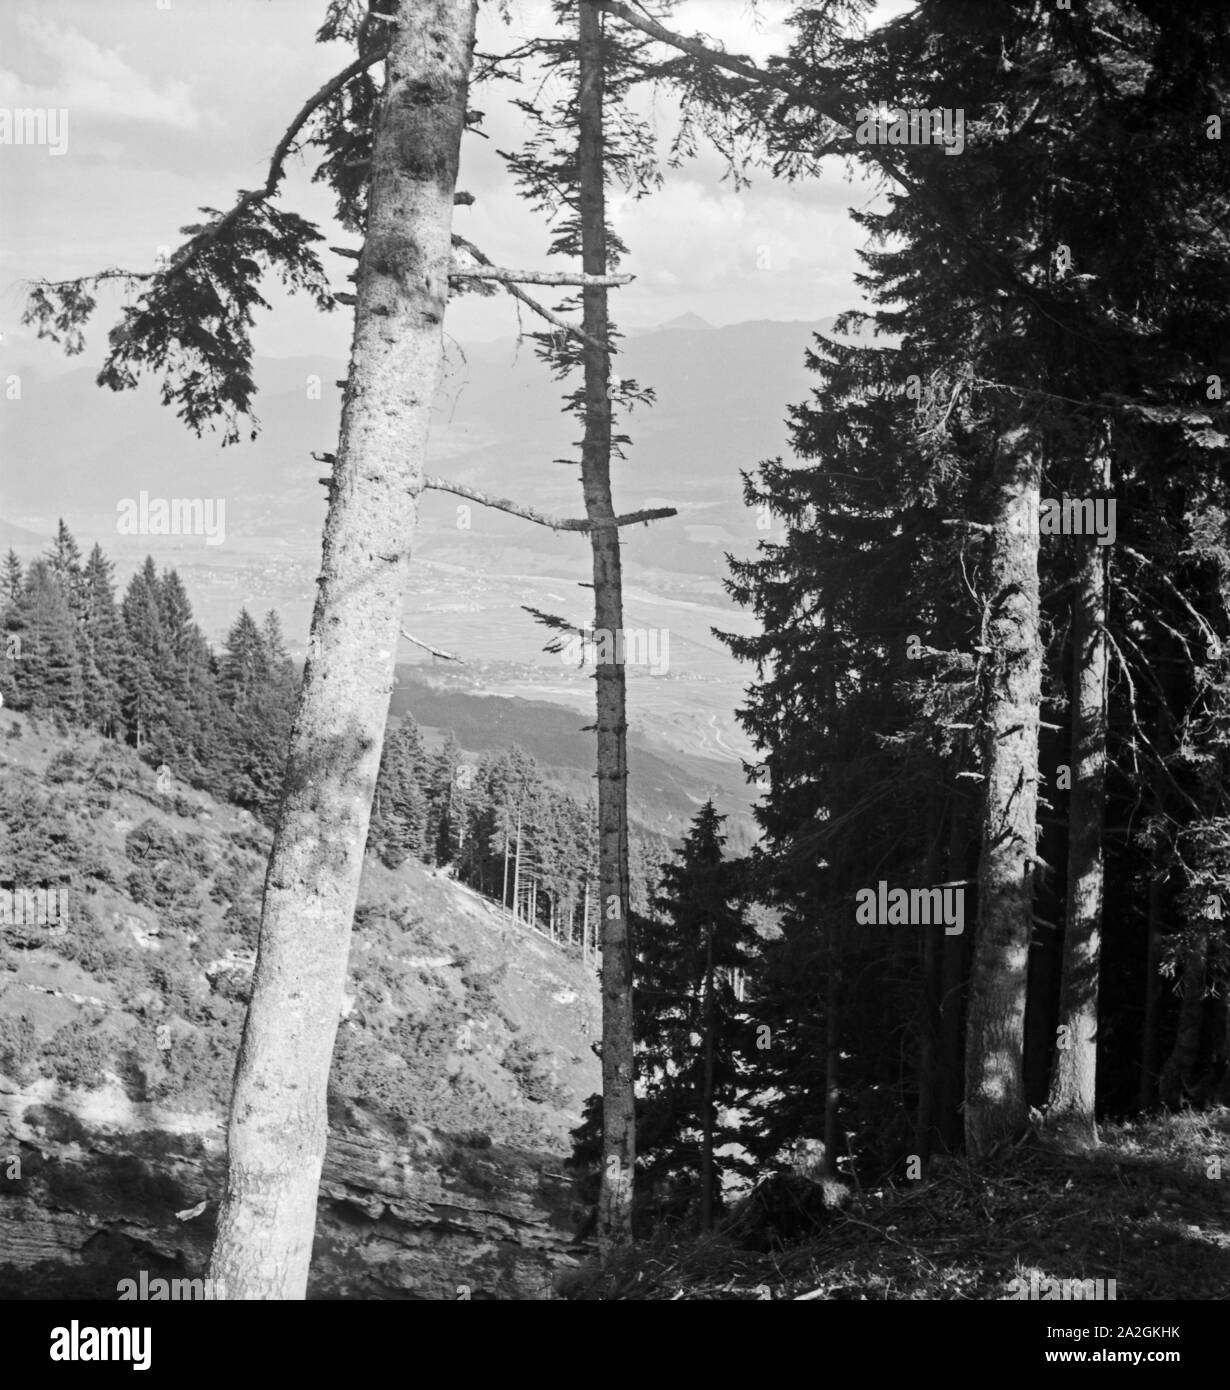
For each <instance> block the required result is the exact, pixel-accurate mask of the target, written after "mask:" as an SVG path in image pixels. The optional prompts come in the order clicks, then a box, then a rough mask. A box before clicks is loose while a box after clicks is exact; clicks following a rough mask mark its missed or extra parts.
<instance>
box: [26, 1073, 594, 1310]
mask: <svg viewBox="0 0 1230 1390" xmlns="http://www.w3.org/2000/svg"><path fill="white" fill-rule="evenodd" d="M346 1110H347V1112H348V1113H347V1114H346V1115H345V1116H344V1117H339V1121H340V1122H339V1123H336V1124H335V1125H334V1126H333V1127H332V1130H331V1134H330V1140H329V1150H328V1156H327V1159H326V1164H325V1172H324V1177H323V1181H322V1183H321V1191H320V1206H319V1209H318V1215H317V1229H316V1248H315V1253H314V1256H313V1260H312V1277H311V1283H310V1286H309V1297H310V1298H326V1299H328V1298H332V1299H347V1300H350V1299H458V1298H471V1299H484V1298H486V1299H490V1298H499V1299H525V1298H543V1297H550V1290H551V1287H552V1282H553V1279H554V1278H555V1277H556V1276H557V1275H558V1274H559V1273H560V1272H562V1271H564V1270H566V1269H568V1268H570V1267H572V1266H573V1265H574V1264H575V1261H576V1256H577V1248H576V1246H575V1245H574V1243H573V1236H572V1198H571V1183H570V1180H569V1178H568V1176H567V1175H565V1174H564V1173H563V1172H562V1170H561V1168H560V1165H559V1159H558V1155H554V1156H553V1155H550V1154H544V1153H532V1152H527V1151H524V1150H518V1149H514V1148H510V1147H506V1146H500V1145H496V1144H493V1143H491V1142H490V1141H489V1140H486V1139H485V1137H484V1136H481V1135H469V1136H462V1137H460V1138H451V1137H449V1136H447V1135H443V1134H437V1133H435V1132H433V1131H431V1130H429V1129H427V1128H426V1127H425V1126H422V1125H412V1126H400V1127H399V1128H401V1130H402V1132H401V1133H396V1132H394V1129H395V1127H391V1126H389V1125H387V1124H381V1123H378V1122H377V1121H375V1120H374V1119H370V1118H368V1117H367V1116H365V1115H363V1114H362V1112H360V1111H358V1110H357V1109H356V1108H355V1107H353V1106H347V1107H346ZM223 1133H224V1131H223V1117H222V1116H221V1115H220V1114H216V1113H215V1114H183V1113H176V1112H174V1111H171V1110H168V1109H166V1108H164V1107H160V1106H157V1105H153V1104H140V1103H134V1102H133V1101H131V1100H130V1099H129V1098H128V1096H127V1095H126V1093H125V1092H124V1089H123V1087H122V1086H121V1085H120V1084H119V1082H118V1080H117V1079H116V1078H108V1080H107V1083H106V1085H104V1086H103V1087H101V1088H99V1089H97V1090H94V1091H85V1092H82V1091H66V1090H65V1089H64V1088H63V1087H59V1086H57V1085H56V1084H55V1083H54V1082H51V1081H49V1080H47V1079H41V1080H39V1081H38V1082H36V1083H35V1084H34V1085H33V1086H31V1087H28V1088H25V1089H22V1088H20V1087H18V1086H16V1085H15V1084H14V1083H13V1082H12V1081H11V1080H10V1079H8V1078H5V1077H0V1237H2V1240H0V1298H5V1299H21V1298H88V1299H115V1298H116V1297H118V1292H117V1291H118V1290H119V1289H120V1286H121V1281H122V1280H125V1279H132V1280H134V1281H137V1282H138V1283H139V1282H140V1280H141V1274H142V1271H144V1272H145V1275H146V1278H147V1280H148V1281H153V1280H155V1279H159V1278H162V1279H178V1278H203V1277H204V1276H205V1273H206V1266H207V1263H208V1258H209V1250H210V1246H211V1244H212V1240H213V1231H214V1221H215V1219H216V1215H217V1203H218V1197H219V1194H220V1191H221V1183H222V1176H223V1164H222V1158H223Z"/></svg>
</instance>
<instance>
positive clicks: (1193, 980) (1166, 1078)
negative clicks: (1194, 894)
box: [1158, 933, 1209, 1110]
mask: <svg viewBox="0 0 1230 1390" xmlns="http://www.w3.org/2000/svg"><path fill="white" fill-rule="evenodd" d="M1208 950H1209V940H1208V937H1207V936H1205V935H1204V934H1203V933H1202V934H1201V935H1200V936H1198V937H1197V938H1196V939H1195V940H1194V941H1192V943H1191V944H1190V945H1189V946H1188V947H1187V949H1186V950H1185V951H1184V952H1183V978H1182V982H1181V984H1180V997H1179V1021H1178V1024H1177V1026H1176V1029H1175V1036H1174V1046H1173V1047H1172V1048H1171V1049H1170V1056H1169V1057H1167V1058H1166V1064H1165V1066H1163V1067H1162V1074H1161V1077H1160V1078H1159V1080H1158V1092H1159V1094H1160V1097H1161V1101H1162V1104H1163V1105H1165V1106H1166V1107H1167V1108H1168V1109H1170V1110H1177V1109H1178V1108H1179V1107H1180V1106H1181V1105H1182V1104H1183V1100H1184V1097H1185V1096H1188V1097H1190V1094H1191V1091H1192V1085H1193V1082H1194V1080H1195V1068H1196V1064H1197V1062H1198V1061H1199V1060H1200V1033H1201V1029H1202V1028H1203V1026H1204V1001H1205V979H1206V975H1207V972H1208Z"/></svg>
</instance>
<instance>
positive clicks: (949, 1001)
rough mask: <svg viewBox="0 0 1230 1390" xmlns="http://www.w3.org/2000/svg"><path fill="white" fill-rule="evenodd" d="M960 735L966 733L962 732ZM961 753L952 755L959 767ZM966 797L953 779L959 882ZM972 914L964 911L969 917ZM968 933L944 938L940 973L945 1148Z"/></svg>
mask: <svg viewBox="0 0 1230 1390" xmlns="http://www.w3.org/2000/svg"><path fill="white" fill-rule="evenodd" d="M961 737H962V738H964V737H965V736H964V735H962V736H961ZM963 761H964V759H963V755H961V754H958V755H957V757H956V758H955V759H954V766H955V769H956V771H958V772H959V771H960V770H961V768H962V763H963ZM967 806H968V800H967V798H966V796H965V795H964V793H963V792H962V791H961V784H960V783H959V782H957V781H955V774H954V782H953V792H952V820H951V822H950V824H949V830H948V878H949V881H950V882H962V881H963V880H964V879H965V878H967V877H968V864H969V854H968V835H969V819H970V817H969V815H968V811H967ZM971 918H972V914H967V917H966V920H967V921H968V920H970V919H971ZM969 935H970V934H969V933H968V932H962V933H961V935H960V936H949V935H947V933H945V935H944V938H943V942H944V944H943V952H944V962H943V977H942V981H941V985H940V1036H939V1079H938V1081H937V1083H936V1102H935V1104H936V1128H937V1130H938V1133H939V1137H940V1140H941V1142H942V1143H943V1145H944V1147H945V1149H947V1150H948V1151H950V1152H951V1151H952V1150H953V1149H954V1148H955V1147H956V1145H957V1141H958V1131H959V1128H960V1124H959V1120H960V1116H959V1110H958V1107H959V1105H960V1099H961V1093H962V1067H961V1062H962V1057H961V1031H962V1024H963V1023H964V1017H965V979H966V961H967V959H968V956H969V948H968V946H967V942H968V940H969Z"/></svg>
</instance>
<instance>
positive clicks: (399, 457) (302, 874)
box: [210, 0, 475, 1299]
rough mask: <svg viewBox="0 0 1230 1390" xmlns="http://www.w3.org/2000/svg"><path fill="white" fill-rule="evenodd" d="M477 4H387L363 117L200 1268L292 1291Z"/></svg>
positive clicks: (405, 562) (409, 518) (406, 533)
mask: <svg viewBox="0 0 1230 1390" xmlns="http://www.w3.org/2000/svg"><path fill="white" fill-rule="evenodd" d="M474 12H475V0H413V3H412V0H403V3H402V4H401V5H400V7H399V9H398V15H397V22H396V25H395V27H394V32H393V38H392V44H391V48H390V50H389V56H388V59H387V65H386V79H385V86H384V91H383V94H382V96H381V98H380V106H379V111H378V113H377V117H376V127H375V135H374V148H373V155H372V168H371V189H370V204H369V215H368V227H367V236H366V241H365V245H364V249H363V254H362V257H361V259H360V261H359V265H358V287H357V291H356V294H357V307H356V309H355V328H354V342H353V346H352V349H351V361H350V375H349V380H348V382H347V389H346V394H345V401H344V405H343V410H342V425H341V439H340V443H339V446H338V451H337V462H336V464H335V467H334V479H335V486H334V488H333V489H332V490H331V500H330V504H329V512H328V517H327V520H326V522H325V532H324V554H323V560H322V568H321V575H320V578H319V580H318V581H317V582H318V584H319V586H320V587H319V590H318V593H317V598H316V606H315V611H314V612H313V615H312V634H311V643H312V645H311V654H310V657H309V660H308V662H307V666H306V669H305V673H304V680H303V688H302V691H301V693H300V697H299V707H298V712H297V715H296V718H295V724H294V731H293V734H292V736H291V746H290V752H289V758H288V763H287V768H286V777H285V790H284V793H283V799H282V805H281V808H280V811H279V815H278V825H277V830H276V832H275V835H274V842H273V850H272V853H271V855H270V859H269V868H268V872H267V875H266V878H265V893H264V901H263V904H262V911H261V926H260V936H259V941H258V948H257V960H256V968H255V971H254V974H253V979H252V1000H251V1004H250V1006H249V1008H248V1015H247V1021H246V1023H245V1025H244V1032H243V1039H242V1042H241V1044H240V1048H239V1059H238V1064H237V1068H236V1075H235V1090H234V1095H233V1099H232V1103H231V1114H230V1127H229V1132H228V1141H229V1161H228V1168H227V1177H226V1187H225V1191H224V1195H223V1199H222V1207H221V1212H220V1215H219V1220H218V1235H217V1241H216V1244H215V1246H214V1252H213V1260H212V1263H211V1266H210V1277H211V1278H212V1279H214V1280H215V1281H218V1283H219V1284H220V1286H221V1288H222V1289H223V1291H224V1293H225V1296H226V1297H227V1298H229V1299H301V1298H303V1297H305V1295H306V1290H307V1278H308V1265H309V1260H310V1257H311V1252H312V1242H313V1237H314V1234H315V1218H316V1195H317V1188H318V1186H319V1183H320V1172H321V1166H322V1163H323V1161H324V1154H325V1143H326V1139H327V1128H328V1126H327V1118H326V1110H325V1093H326V1085H327V1082H328V1077H329V1064H330V1060H331V1057H332V1052H333V1042H334V1036H335V1034H336V1031H337V1025H338V1017H339V1013H340V1008H341V997H342V988H343V984H344V981H345V976H346V964H347V956H348V952H349V947H350V930H351V923H352V920H353V916H354V909H355V903H356V900H357V897H358V891H359V878H360V874H361V872H362V868H363V853H364V847H365V844H366V841H367V831H368V824H369V820H370V817H371V804H372V797H373V794H374V792H375V785H376V776H377V772H378V769H379V765H380V751H381V744H382V741H383V736H384V728H385V722H386V720H387V717H388V709H389V697H390V695H391V693H392V689H393V680H394V665H395V662H396V659H397V642H398V632H399V628H400V623H401V612H402V603H403V600H404V598H405V592H406V585H407V580H408V574H409V564H410V550H409V543H410V537H411V533H412V531H413V528H414V524H415V520H416V510H417V499H416V492H417V485H418V480H419V478H420V476H421V473H422V464H423V457H424V452H425V449H426V445H427V430H428V420H429V414H430V410H431V402H432V395H433V391H434V388H435V383H436V379H437V372H438V369H439V366H440V362H441V353H442V330H441V325H442V320H443V317H444V309H445V304H446V301H447V299H448V267H449V263H450V259H451V246H450V239H451V229H452V212H453V192H454V186H455V183H456V175H457V160H458V152H459V148H460V143H461V134H462V129H463V126H464V123H465V108H466V92H467V86H468V82H469V71H470V59H471V47H472V44H473V37H474Z"/></svg>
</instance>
